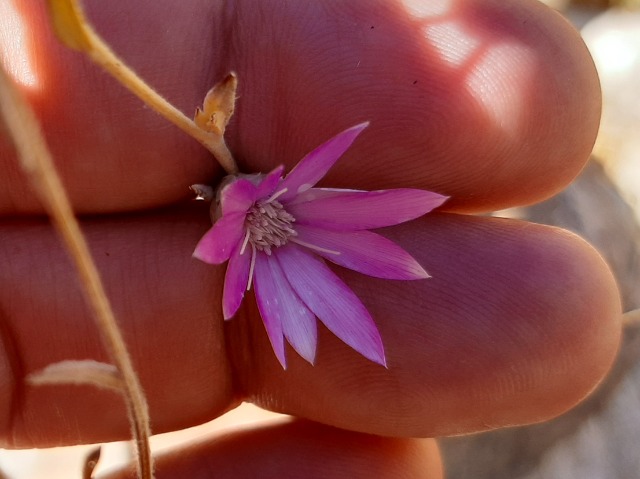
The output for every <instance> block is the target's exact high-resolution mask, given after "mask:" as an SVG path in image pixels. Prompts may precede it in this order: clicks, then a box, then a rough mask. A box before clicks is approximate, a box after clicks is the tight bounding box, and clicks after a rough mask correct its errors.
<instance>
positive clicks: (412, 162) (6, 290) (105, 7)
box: [0, 0, 620, 478]
mask: <svg viewBox="0 0 640 479" xmlns="http://www.w3.org/2000/svg"><path fill="white" fill-rule="evenodd" d="M147 3H148V4H147ZM86 7H87V10H88V13H89V14H90V17H91V18H92V20H93V22H94V24H95V25H96V26H97V28H98V30H100V31H101V32H102V33H103V34H104V36H105V37H106V39H107V40H108V41H109V42H110V44H111V45H113V47H114V49H115V50H116V51H117V52H118V53H119V54H120V55H121V56H122V57H123V58H124V59H125V60H126V61H128V62H129V63H130V64H131V65H132V66H133V67H134V69H136V70H137V71H138V72H139V73H140V74H141V76H143V77H144V78H146V79H147V80H148V81H149V82H150V83H151V84H152V85H154V86H155V87H156V88H157V89H158V90H159V91H160V92H161V93H162V94H164V95H165V96H167V97H168V99H169V100H170V101H171V102H172V103H174V104H175V105H176V106H178V107H179V108H180V109H182V110H183V111H187V112H189V111H191V110H192V109H193V108H194V107H195V106H196V105H198V104H200V103H201V101H202V97H203V95H204V92H206V91H207V90H208V88H210V87H211V86H212V85H213V84H214V83H215V82H216V81H218V80H219V79H220V78H221V77H222V76H223V75H224V74H225V73H226V72H228V71H229V70H234V71H236V72H237V73H238V77H239V79H240V90H239V97H240V99H239V101H238V103H237V109H236V113H235V115H234V118H233V120H232V124H231V125H230V127H229V130H228V134H227V135H228V136H227V139H228V143H229V145H230V148H231V150H232V151H233V152H234V154H235V155H236V158H237V159H238V161H239V163H240V166H241V168H242V169H243V170H245V171H268V170H270V169H271V168H272V167H274V166H276V165H277V164H280V163H284V164H285V165H287V166H288V167H291V166H292V165H294V164H295V163H296V162H297V161H298V160H299V159H300V158H301V157H302V156H303V155H304V153H306V152H307V151H309V150H311V149H312V148H314V147H315V146H317V145H318V144H320V143H322V142H323V141H324V140H326V139H328V138H330V137H331V136H333V135H334V134H336V133H338V132H339V131H341V130H342V129H344V128H346V127H349V126H351V125H354V124H356V123H359V122H361V121H363V120H370V121H371V127H370V128H369V129H368V130H367V131H366V132H364V133H363V134H362V135H361V137H360V138H359V140H358V141H357V142H356V143H355V144H354V145H353V147H352V148H351V149H350V150H349V151H348V152H347V153H346V154H345V155H344V157H343V158H342V159H341V160H340V161H339V162H338V164H337V165H336V166H335V167H334V168H333V169H332V170H331V172H330V173H329V174H328V175H327V176H326V178H325V180H324V184H326V185H330V186H334V187H347V188H362V189H381V188H391V187H418V188H425V189H429V190H433V191H437V192H439V193H443V194H447V195H450V196H452V199H451V200H450V201H449V202H448V203H447V204H446V205H445V209H446V210H447V211H448V212H447V213H441V214H431V215H428V216H427V217H425V218H423V219H420V220H417V221H414V222H411V223H409V224H406V225H402V226H399V227H394V228H389V229H387V230H385V231H384V234H385V235H388V236H389V237H390V238H392V239H393V240H395V241H397V242H398V243H400V244H401V245H402V246H403V247H404V248H405V249H407V250H408V251H409V252H410V253H411V254H412V255H414V256H415V257H416V258H417V259H418V260H419V261H420V263H421V264H422V265H423V266H424V267H425V269H426V270H427V271H428V272H429V273H430V274H431V275H432V279H429V280H427V281H417V282H392V281H384V280H377V279H373V278H370V277H366V276H362V275H359V274H357V273H353V272H350V271H344V270H336V271H338V273H339V274H340V275H341V276H342V277H343V278H344V279H345V280H346V281H347V282H348V283H349V285H350V286H351V287H352V288H353V289H354V290H355V291H356V293H357V294H358V296H359V297H360V298H361V299H362V300H363V302H364V303H365V304H366V306H367V307H368V309H369V310H370V312H371V313H372V315H373V317H374V318H375V320H376V322H377V324H378V326H379V329H380V332H381V335H382V338H383V341H384V344H385V351H386V354H387V361H388V366H389V369H384V368H382V367H380V366H378V365H375V364H373V363H370V362H368V361H367V360H365V359H364V358H362V357H360V356H358V354H357V353H355V352H354V351H352V350H350V349H349V348H348V347H346V346H345V345H344V344H342V343H341V342H340V341H339V340H337V339H336V338H335V337H333V336H332V335H331V334H328V333H327V332H326V331H324V330H322V331H321V332H320V339H319V351H318V357H317V364H316V366H313V367H312V366H310V365H309V364H307V363H306V362H305V361H303V360H301V359H300V358H298V357H297V356H296V355H295V353H293V351H292V350H289V351H288V359H289V361H288V365H289V366H288V369H287V370H286V371H283V370H282V368H281V367H280V365H279V364H278V362H277V360H276V359H275V356H274V355H273V352H272V351H271V347H270V344H269V341H268V339H267V337H266V334H265V332H264V328H263V326H262V323H261V321H260V319H259V316H258V313H257V309H256V308H255V305H253V302H252V301H248V302H246V304H245V305H244V306H243V308H242V309H241V311H240V313H239V314H238V316H237V317H236V318H234V319H233V320H231V321H230V322H227V323H224V324H223V321H222V317H221V308H220V294H221V284H222V274H223V268H215V267H211V266H208V265H204V264H201V263H199V262H198V261H196V260H194V259H192V258H191V256H190V255H191V252H192V251H193V248H194V246H195V244H196V243H197V241H198V239H199V238H200V236H201V235H202V233H203V232H204V231H205V230H206V229H207V228H208V227H209V226H210V223H209V219H208V213H207V212H206V210H205V209H203V208H201V207H199V206H198V205H195V204H192V203H185V200H186V199H188V197H189V192H188V189H187V187H188V185H190V184H193V183H203V182H207V181H208V180H210V179H211V178H212V177H213V176H214V175H218V176H217V177H219V176H220V175H221V173H220V171H219V170H218V169H217V168H216V166H215V163H214V161H213V160H212V159H211V157H210V156H209V155H208V153H207V152H206V151H204V150H203V149H201V147H200V146H199V145H198V144H197V143H196V142H194V141H193V140H191V139H190V138H188V137H186V136H185V135H184V134H183V133H181V132H180V131H178V130H177V129H175V128H174V127H172V126H171V125H169V124H168V123H166V122H165V121H164V120H163V119H161V118H159V117H157V116H156V115H155V114H154V113H152V112H151V111H149V110H148V109H146V108H144V107H143V106H142V105H141V104H140V102H139V100H137V99H136V98H133V97H132V96H130V95H129V94H128V93H127V92H125V91H124V90H123V89H122V87H121V86H119V85H117V84H115V82H113V81H112V80H111V79H110V78H109V77H107V76H106V75H104V74H103V73H102V72H100V71H99V70H98V69H97V68H95V67H93V66H92V65H90V64H89V63H88V62H87V61H86V60H85V59H84V58H83V57H82V56H81V55H79V54H77V53H75V52H70V51H68V50H66V49H64V47H62V46H60V45H59V44H58V42H57V41H56V40H55V38H54V37H53V36H52V34H51V32H50V29H49V27H48V20H47V19H46V16H45V14H44V11H43V10H42V5H36V4H35V2H22V4H21V5H20V8H21V10H22V11H23V13H24V14H25V18H27V31H28V32H29V35H30V38H31V39H32V42H33V43H32V44H31V45H30V47H31V50H30V53H31V58H32V63H33V64H34V66H35V75H36V79H37V82H38V83H37V85H36V87H34V88H32V89H25V92H26V94H27V95H28V97H29V99H30V101H31V102H32V105H33V106H34V108H35V109H36V111H37V113H38V115H39V117H40V120H41V122H42V125H43V128H44V129H45V131H46V133H47V137H48V140H49V143H50V145H51V148H52V151H53V153H54V156H55V158H56V160H57V163H58V166H59V168H60V171H61V173H62V175H63V177H64V180H65V183H66V186H67V188H68V190H69V193H70V195H71V198H72V200H73V202H74V206H75V208H76V210H77V211H79V212H81V213H83V214H85V215H91V216H87V217H86V218H85V219H84V221H83V226H84V229H85V233H86V234H87V236H88V238H89V241H90V244H91V246H92V250H93V252H94V255H95V257H96V260H97V262H98V265H99V267H100V270H101V272H102V274H103V278H104V281H105V283H106V286H107V289H108V292H109V293H110V297H111V299H112V301H113V304H114V309H115V311H116V313H117V316H118V318H119V320H120V323H121V325H122V328H123V330H124V333H125V336H126V339H127V341H128V343H129V345H130V349H131V352H132V355H133V358H134V362H135V366H136V369H137V371H138V373H139V375H140V378H141V381H142V384H143V386H144V389H145V392H146V393H147V397H148V401H149V406H150V412H151V419H152V426H153V429H154V432H163V431H169V430H176V429H181V428H185V427H188V426H191V425H194V424H199V423H202V422H204V421H207V420H210V419H212V418H214V417H216V416H219V415H221V414H223V413H224V412H225V411H227V410H229V409H230V408H233V407H235V406H236V405H237V404H238V403H239V402H240V401H242V400H247V401H252V402H255V403H256V404H258V405H261V406H263V407H265V408H268V409H272V410H276V411H280V412H285V413H288V414H291V415H293V416H295V417H299V418H306V419H311V420H313V421H316V422H317V423H323V424H326V425H331V426H336V427H338V428H342V429H345V430H349V431H355V432H348V431H343V430H340V429H333V428H328V427H326V426H323V425H321V424H316V423H311V422H301V421H297V422H293V423H292V424H287V425H282V426H279V427H275V428H271V429H259V428H256V429H255V430H253V431H247V432H244V433H242V434H236V435H231V436H227V437H226V438H225V439H224V440H222V441H221V440H215V439H206V440H204V441H203V442H202V443H201V444H200V445H198V446H193V447H190V448H187V449H184V450H181V451H180V453H179V454H173V455H167V456H163V457H160V458H159V460H158V468H157V470H158V477H159V478H162V477H197V474H203V475H212V474H215V475H216V477H227V476H228V477H244V476H246V477H256V475H258V474H261V477H269V475H272V476H274V477H283V476H284V477H287V475H288V476H289V477H332V476H335V475H339V476H342V477H371V476H372V474H373V475H375V476H376V477H385V474H386V475H387V476H389V477H439V475H441V474H442V472H441V470H440V459H439V457H438V452H437V448H436V446H435V445H434V443H433V442H432V441H430V440H424V439H411V438H414V437H419V438H422V437H434V436H439V435H446V434H462V433H467V432H473V431H479V430H486V429H491V428H495V427H500V426H506V425H514V424H526V423H530V422H536V421H540V420H544V419H547V418H549V417H552V416H554V415H557V414H559V413H561V412H563V411H564V410H566V409H567V408H569V407H571V406H572V405H574V404H575V403H576V402H577V401H578V400H580V399H581V398H582V397H583V396H584V395H585V394H586V393H588V392H589V391H590V390H591V389H592V388H593V387H594V385H595V384H596V382H597V381H598V380H599V379H600V378H601V377H602V375H603V374H605V372H606V370H607V368H608V366H609V365H610V363H611V361H612V358H613V355H614V354H615V351H616V347H617V343H618V337H619V333H620V325H619V320H618V318H619V313H620V310H619V308H620V306H619V302H618V296H617V290H616V287H615V284H614V282H613V279H612V277H611V275H610V273H609V272H608V270H607V268H606V266H605V265H604V263H603V262H602V260H601V259H600V258H599V257H598V256H597V254H596V253H595V252H594V251H593V250H592V249H591V248H590V247H589V246H588V245H586V244H585V243H584V242H582V241H581V240H579V239H577V238H576V237H574V236H572V235H570V234H568V233H566V232H563V231H560V230H557V229H553V228H548V227H543V226H537V225H531V224H525V223H521V222H516V221H509V220H499V219H491V218H486V217H471V216H463V215H460V214H459V213H470V212H484V211H489V210H492V209H498V208H503V207H506V206H512V205H517V204H522V203H525V202H532V201H535V200H537V199H542V198H544V197H546V196H548V195H550V194H552V193H554V192H555V191H557V190H558V189H560V188H562V187H563V186H564V185H565V184H566V183H567V182H568V181H569V180H570V179H571V178H572V177H573V176H574V175H575V174H576V173H577V172H578V171H579V169H580V168H581V166H582V165H583V163H584V161H585V160H586V158H587V156H588V153H589V151H590V148H591V146H592V142H593V139H594V136H595V132H596V129H597V124H598V118H599V92H598V83H597V78H596V76H595V71H594V69H593V66H592V64H591V62H590V59H589V57H588V55H587V53H586V50H585V49H584V46H583V45H582V44H581V42H580V40H579V38H578V36H577V35H576V34H575V32H573V31H572V30H571V28H570V27H568V26H567V25H566V24H565V22H564V21H563V20H562V19H561V18H559V17H558V16H556V15H555V14H553V13H552V12H551V11H549V10H548V9H546V8H545V7H543V6H541V5H540V4H538V3H535V2H532V1H514V2H509V3H506V2H498V1H480V0H475V1H472V0H465V1H463V0H453V1H451V2H426V1H425V2H409V1H408V0H407V1H406V2H401V1H400V0H398V1H397V2H382V1H380V2H372V1H365V0H362V1H352V2H338V1H328V2H327V1H325V2H304V3H302V2H290V3H284V4H283V3H282V2H250V1H248V0H247V1H244V2H240V1H237V2H235V3H233V4H228V3H225V4H222V2H210V1H208V0H207V1H205V0H202V1H195V0H194V1H190V2H183V4H182V6H181V9H180V10H179V11H175V10H170V9H169V8H165V7H164V6H162V5H160V4H159V3H158V2H135V3H131V2H113V1H112V2H109V3H108V4H106V3H100V2H94V3H92V2H86ZM9 55H10V56H13V57H14V58H21V57H22V56H23V55H24V52H22V51H19V50H18V49H14V50H9ZM0 152H1V153H0V168H1V171H4V172H6V174H4V175H3V176H2V177H1V178H0V182H1V186H0V211H1V212H2V213H3V214H4V215H5V217H6V219H5V220H4V221H3V222H2V223H1V224H0V231H1V232H0V235H1V237H2V239H3V240H2V244H1V245H0V255H1V258H2V260H1V261H2V264H3V267H2V268H1V269H0V278H1V285H2V287H0V314H1V315H2V317H1V324H2V329H1V331H2V340H3V344H4V351H3V354H2V358H3V361H0V371H2V372H0V374H1V376H0V407H1V408H2V409H0V436H1V437H2V441H3V443H4V446H6V447H45V446H52V445H63V444H75V443H83V442H97V441H109V440H115V439H124V438H126V437H127V436H128V425H127V421H126V414H125V411H124V407H123V406H122V402H121V399H120V398H118V397H117V396H115V395H114V394H112V393H109V392H104V391H96V390H94V389H91V388H89V387H63V386H56V387H50V388H33V387H30V386H27V385H25V383H24V377H25V376H26V375H27V374H29V373H31V372H34V371H37V370H39V369H42V368H43V367H44V366H46V365H47V364H50V363H54V362H57V361H60V360H63V359H85V358H94V359H97V360H103V361H104V360H107V358H106V356H105V353H104V352H103V351H102V348H101V343H100V339H99V335H98V332H97V331H96V329H95V326H94V324H93V322H92V321H90V313H89V311H88V309H87V308H86V306H85V305H84V302H83V300H82V297H81V295H80V293H79V287H78V283H77V279H76V278H75V275H74V271H73V269H72V267H71V264H70V261H69V260H68V259H67V256H66V253H65V252H64V250H63V249H62V247H61V246H60V245H59V241H58V240H57V238H56V236H55V234H54V232H53V231H52V229H51V227H50V226H49V224H48V222H47V221H46V220H45V219H43V218H40V217H33V216H31V217H30V216H29V214H31V213H39V212H41V208H40V206H39V205H38V203H37V201H36V200H35V198H34V197H33V195H32V194H31V193H30V192H29V190H28V187H27V186H26V183H25V182H24V181H23V180H22V178H20V175H19V173H17V171H18V169H17V162H16V161H15V158H14V157H13V153H12V150H11V148H10V146H9V142H8V140H7V139H6V138H3V139H2V140H1V141H0ZM131 212H135V213H131ZM372 435H381V436H391V437H388V438H381V437H376V436H372ZM258 471H259V472H258ZM337 471H340V473H338V472H337ZM372 471H375V473H373V472H372ZM312 474H316V476H313V475H312Z"/></svg>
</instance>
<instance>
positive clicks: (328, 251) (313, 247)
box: [289, 237, 341, 255]
mask: <svg viewBox="0 0 640 479" xmlns="http://www.w3.org/2000/svg"><path fill="white" fill-rule="evenodd" d="M289 241H291V242H292V243H296V244H299V245H300V246H304V247H306V248H309V249H312V250H315V251H320V252H321V253H328V254H335V255H339V254H341V253H340V251H335V250H332V249H327V248H322V247H320V246H316V245H314V244H311V243H307V242H305V241H300V240H299V239H298V238H294V237H290V238H289Z"/></svg>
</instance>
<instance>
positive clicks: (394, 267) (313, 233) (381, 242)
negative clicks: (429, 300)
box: [292, 225, 429, 280]
mask: <svg viewBox="0 0 640 479" xmlns="http://www.w3.org/2000/svg"><path fill="white" fill-rule="evenodd" d="M296 231H297V233H298V236H296V237H295V238H294V239H293V240H292V241H295V240H301V241H304V242H305V243H307V244H311V245H313V246H317V247H319V248H323V249H324V250H331V251H337V252H339V253H340V254H333V253H329V252H326V251H322V250H314V251H315V253H316V254H319V255H320V256H322V257H324V258H326V259H328V260H329V261H332V262H334V263H336V264H339V265H340V266H344V267H345V268H349V269H352V270H354V271H358V272H360V273H363V274H367V275H369V276H375V277H376V278H384V279H401V280H411V279H425V278H428V277H429V275H428V274H427V272H426V271H425V270H424V269H423V268H422V266H420V264H418V262H417V261H416V260H415V259H413V257H412V256H411V255H410V254H409V253H407V252H406V251H405V250H403V249H402V248H401V247H400V246H398V245H397V244H395V243H394V242H393V241H391V240H388V239H387V238H385V237H383V236H380V235H379V234H376V233H372V232H370V231H349V232H343V231H329V230H322V229H317V228H312V227H310V226H303V225H296Z"/></svg>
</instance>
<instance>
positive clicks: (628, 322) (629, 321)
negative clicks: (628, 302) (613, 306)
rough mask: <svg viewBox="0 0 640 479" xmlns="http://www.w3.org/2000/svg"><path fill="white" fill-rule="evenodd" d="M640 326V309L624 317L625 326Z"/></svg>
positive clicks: (623, 323) (628, 312) (625, 314)
mask: <svg viewBox="0 0 640 479" xmlns="http://www.w3.org/2000/svg"><path fill="white" fill-rule="evenodd" d="M639 324H640V309H632V310H631V311H627V312H626V313H624V314H623V315H622V325H623V326H636V325H639Z"/></svg>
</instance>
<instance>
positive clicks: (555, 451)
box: [0, 0, 640, 479]
mask: <svg viewBox="0 0 640 479" xmlns="http://www.w3.org/2000/svg"><path fill="white" fill-rule="evenodd" d="M544 3H546V4H548V5H549V6H551V7H552V8H555V9H557V10H558V11H560V12H561V13H562V14H564V15H565V16H566V17H567V19H568V20H569V21H570V22H572V23H573V24H574V25H575V26H576V28H578V29H579V30H580V31H581V33H582V36H583V38H584V40H585V42H586V44H587V46H588V48H589V49H590V51H591V53H592V55H593V58H594V61H595V63H596V67H597V69H598V72H599V74H600V79H601V82H602V90H603V100H604V105H603V116H602V124H601V129H600V134H599V137H598V140H597V143H596V146H595V148H594V152H593V156H592V158H591V160H590V162H589V164H588V165H587V168H585V170H584V172H583V173H582V174H581V175H580V177H579V178H578V179H577V180H576V181H575V182H574V183H573V184H572V185H571V186H570V187H569V188H567V189H566V190H565V191H563V192H562V193H560V194H559V195H557V196H556V197H554V198H551V199H550V200H547V201H545V202H544V203H541V204H538V205H535V206H533V207H528V208H518V209H512V210H506V211H501V212H497V213H496V215H499V216H510V217H515V218H523V219H527V220H529V221H535V222H539V223H545V224H552V225H557V226H561V227H563V228H566V229H569V230H572V231H574V232H576V233H578V234H580V235H581V236H583V237H584V238H585V239H587V240H588V241H589V242H591V243H592V244H593V245H594V246H596V247H597V248H598V249H599V250H600V251H601V252H602V254H603V255H604V256H605V258H606V259H607V261H608V262H609V264H610V265H611V266H612V269H613V270H614V273H615V274H616V276H617V278H618V282H619V284H620V285H621V288H622V294H623V302H624V309H625V311H629V310H632V309H637V308H640V290H638V289H637V288H635V285H637V284H640V256H639V254H638V252H639V251H640V230H639V229H638V226H637V225H638V221H639V220H640V204H639V203H638V202H639V201H640V199H639V193H638V192H639V191H640V188H639V186H640V0H573V1H572V0H545V1H544ZM281 420H286V417H284V416H280V415H277V414H273V413H268V412H265V411H262V410H260V409H258V408H256V407H254V406H251V405H243V406H242V407H240V408H239V409H237V410H235V411H233V412H231V413H229V414H228V415H225V416H224V417H222V418H220V419H217V420H215V421H213V422H211V423H208V424H205V425H202V426H199V427H196V428H192V429H189V430H186V431H180V432H177V433H172V434H163V435H159V436H156V437H154V438H153V441H152V443H153V447H154V450H161V449H163V448H165V447H169V446H171V445H173V444H176V443H180V442H184V441H185V440H190V439H193V438H195V437H199V436H201V435H203V434H208V433H210V432H212V431H220V430H228V429H230V428H234V429H236V428H238V427H242V426H243V425H246V424H249V423H252V422H255V421H281ZM638 444H640V321H639V322H636V323H630V324H628V325H627V326H626V328H625V335H624V340H623V345H622V349H621V353H620V355H619V358H618V360H617V362H616V364H615V366H614V369H613V371H612V372H611V374H610V375H609V376H608V378H607V379H606V380H605V382H604V383H603V384H602V385H601V386H600V387H599V388H598V390H597V391H596V393H595V394H594V395H593V396H591V397H590V398H589V399H587V400H586V401H585V402H584V403H582V404H581V405H580V406H578V407H577V408H576V409H574V410H572V411H571V412H569V413H567V414H565V415H563V416H561V417H560V418H557V419H555V420H553V421H550V422H547V423H544V424H539V425H534V426H527V427H519V428H512V429H508V430H501V431H495V432H490V433H483V434H478V435H475V436H466V437H460V438H446V439H443V440H442V441H441V445H442V450H443V455H444V459H445V465H446V470H447V477H448V479H489V478H493V479H555V478H561V479H578V478H580V479H605V478H606V479H633V478H640V454H639V453H638V451H637V447H638ZM93 449H95V446H78V447H68V448H55V449H46V450H25V451H6V450H2V449H0V471H2V472H0V478H2V477H3V474H4V476H6V477H7V478H10V479H18V478H19V479H24V478H45V477H46V478H48V479H57V478H65V479H66V478H80V477H81V473H82V467H83V463H84V460H85V457H86V456H87V454H89V453H90V452H91V451H92V450H93ZM129 459H130V451H129V446H128V445H127V444H126V443H114V444H107V445H105V446H104V447H103V449H102V459H101V461H100V463H99V465H98V469H97V471H104V470H107V469H111V468H113V467H116V466H118V465H120V464H123V463H125V462H127V461H128V460H129Z"/></svg>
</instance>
